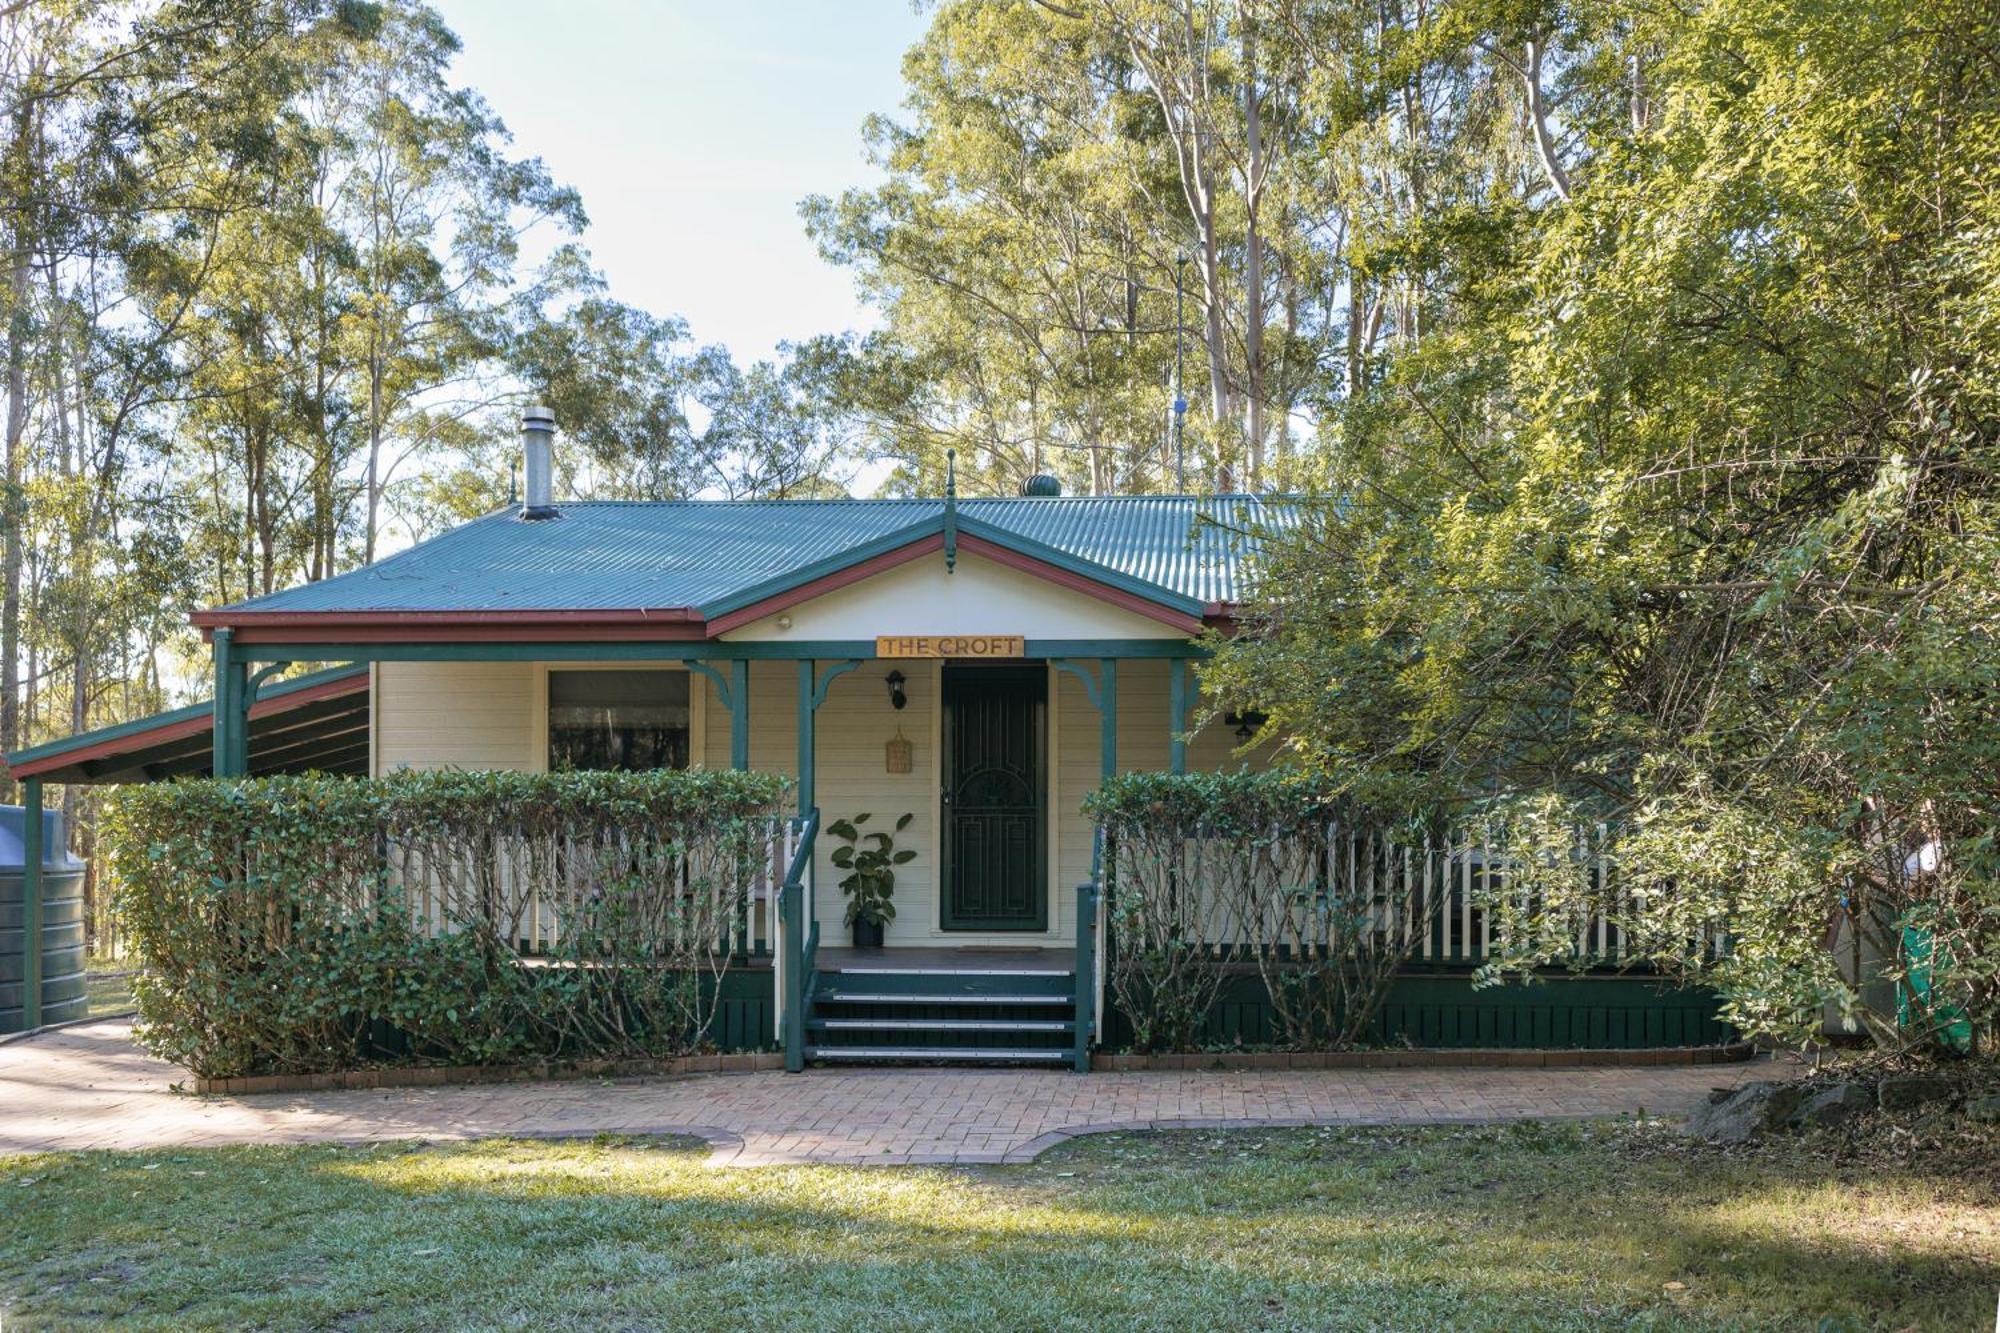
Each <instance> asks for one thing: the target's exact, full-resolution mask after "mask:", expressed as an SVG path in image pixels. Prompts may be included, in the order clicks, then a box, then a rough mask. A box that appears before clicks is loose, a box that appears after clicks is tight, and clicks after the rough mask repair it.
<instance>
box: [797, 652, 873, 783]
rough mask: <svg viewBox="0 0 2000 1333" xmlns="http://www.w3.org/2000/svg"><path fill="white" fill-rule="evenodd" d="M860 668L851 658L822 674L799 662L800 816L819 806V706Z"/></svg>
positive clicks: (803, 660) (808, 662)
mask: <svg viewBox="0 0 2000 1333" xmlns="http://www.w3.org/2000/svg"><path fill="white" fill-rule="evenodd" d="M860 665H861V659H860V658H849V659H848V660H847V661H845V662H835V663H834V664H833V665H831V666H829V667H828V668H827V669H826V672H825V674H824V675H821V674H819V663H818V662H816V661H814V660H813V659H811V658H801V659H799V817H800V818H801V819H803V818H804V817H805V815H806V812H807V811H809V810H811V809H812V808H813V806H814V804H816V802H815V801H814V800H813V786H814V770H815V768H816V767H817V766H818V750H819V731H818V723H817V719H818V717H819V709H820V705H821V704H823V703H825V702H826V694H827V691H828V690H829V689H831V688H832V687H833V682H834V681H835V680H836V679H838V678H839V677H841V676H844V675H846V674H847V673H848V672H850V671H852V670H854V669H855V668H856V667H858V666H860Z"/></svg>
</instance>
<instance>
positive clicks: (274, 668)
mask: <svg viewBox="0 0 2000 1333" xmlns="http://www.w3.org/2000/svg"><path fill="white" fill-rule="evenodd" d="M285 665H286V664H285V663H283V662H266V663H265V664H264V665H263V666H260V667H258V668H257V670H256V672H255V673H254V674H253V675H252V676H251V677H250V683H249V684H248V685H247V686H246V687H245V689H246V691H247V692H248V695H249V699H248V702H250V703H253V704H254V703H256V702H257V691H259V690H261V689H263V688H264V682H265V681H267V680H269V679H270V678H271V677H273V676H275V675H277V674H278V673H279V672H280V671H283V670H284V669H285Z"/></svg>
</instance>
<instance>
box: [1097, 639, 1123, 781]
mask: <svg viewBox="0 0 2000 1333" xmlns="http://www.w3.org/2000/svg"><path fill="white" fill-rule="evenodd" d="M1097 675H1098V679H1099V680H1100V681H1101V682H1102V689H1101V691H1100V692H1101V693H1102V694H1103V696H1104V698H1103V701H1102V702H1101V703H1100V704H1099V705H1098V709H1097V712H1098V737H1097V744H1098V749H1099V751H1100V754H1099V763H1100V764H1101V766H1102V769H1103V775H1104V780H1105V781H1107V782H1109V781H1110V780H1111V779H1112V778H1115V777H1117V776H1118V659H1117V658H1115V657H1105V658H1100V659H1099V660H1098V663H1097Z"/></svg>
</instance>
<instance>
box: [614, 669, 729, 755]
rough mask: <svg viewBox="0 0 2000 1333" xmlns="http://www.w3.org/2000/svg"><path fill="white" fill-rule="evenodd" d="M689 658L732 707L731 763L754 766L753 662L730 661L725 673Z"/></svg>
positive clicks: (720, 696)
mask: <svg viewBox="0 0 2000 1333" xmlns="http://www.w3.org/2000/svg"><path fill="white" fill-rule="evenodd" d="M581 660H588V659H587V658H585V659H581ZM686 661H687V669H688V670H689V671H698V672H700V673H701V674H702V675H704V676H707V677H708V678H709V679H710V680H711V681H714V682H715V693H716V696H717V698H718V699H719V700H720V702H721V704H722V706H723V707H724V708H727V709H728V710H729V766H730V767H731V768H748V767H750V663H749V662H748V661H746V660H744V659H741V658H739V659H737V660H735V661H732V662H730V664H729V675H728V676H727V677H724V676H723V674H722V673H721V672H720V671H717V670H716V669H715V668H714V667H712V666H710V665H709V664H708V663H706V662H697V661H695V660H694V659H693V658H688V659H686Z"/></svg>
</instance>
